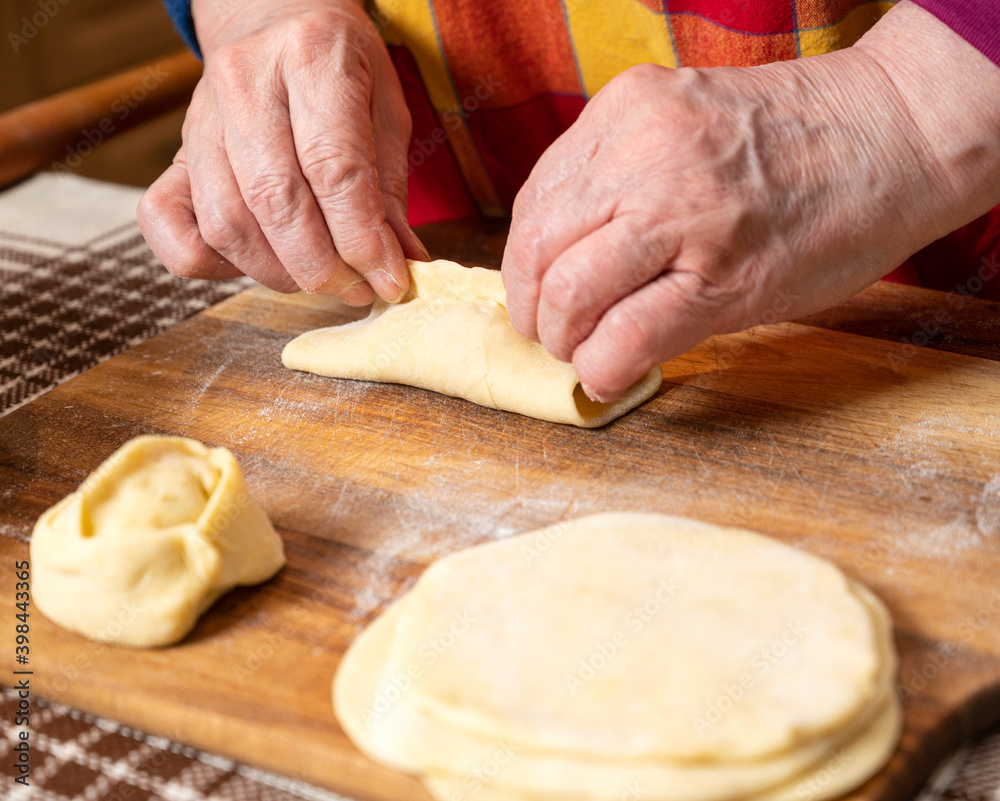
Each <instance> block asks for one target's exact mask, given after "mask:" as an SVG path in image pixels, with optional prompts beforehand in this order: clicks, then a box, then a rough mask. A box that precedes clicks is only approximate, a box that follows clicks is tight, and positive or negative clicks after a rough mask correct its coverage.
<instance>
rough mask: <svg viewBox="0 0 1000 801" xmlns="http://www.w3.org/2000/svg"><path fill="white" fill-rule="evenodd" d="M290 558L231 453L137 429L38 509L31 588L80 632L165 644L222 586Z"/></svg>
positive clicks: (264, 574) (258, 578) (254, 578)
mask: <svg viewBox="0 0 1000 801" xmlns="http://www.w3.org/2000/svg"><path fill="white" fill-rule="evenodd" d="M284 563H285V553H284V548H283V547H282V543H281V538H280V537H279V536H278V534H277V532H276V531H275V530H274V528H272V526H271V523H270V521H269V520H268V519H267V515H265V514H264V511H263V510H262V509H261V508H260V507H259V506H258V505H257V504H256V503H255V502H254V500H253V498H251V497H250V493H249V490H248V489H247V486H246V484H245V483H244V481H243V475H242V473H241V472H240V468H239V465H238V464H237V463H236V459H235V458H233V455H232V453H230V452H229V451H228V450H226V449H225V448H212V449H209V448H206V447H205V446H204V445H202V444H201V443H200V442H198V441H197V440H193V439H187V438H184V437H152V436H149V437H137V438H136V439H133V440H130V441H129V442H127V443H126V444H125V445H123V446H122V447H121V448H119V449H118V450H117V451H115V453H113V454H112V455H111V456H110V457H109V458H108V459H107V460H106V461H105V462H104V464H102V465H101V466H100V467H99V468H97V470H95V471H94V472H93V473H92V474H91V475H90V476H89V477H88V478H87V480H86V481H84V482H83V484H81V485H80V487H79V488H78V489H77V490H76V492H73V493H71V494H70V495H67V496H66V497H65V498H63V499H62V500H61V501H60V502H59V503H57V504H56V505H55V506H53V507H52V508H51V509H49V510H48V511H46V512H45V513H44V514H43V515H42V516H41V517H40V518H39V519H38V523H37V524H36V525H35V530H34V533H33V534H32V537H31V566H32V586H31V595H32V599H33V600H34V602H35V604H36V605H37V606H38V608H39V609H40V610H41V611H42V613H43V614H44V615H45V616H46V617H47V618H49V619H50V620H52V621H53V622H55V623H58V624H59V625H60V626H62V627H64V628H67V629H70V630H71V631H76V632H78V633H80V634H82V635H84V636H85V637H89V638H91V639H94V640H102V641H105V642H114V643H119V644H123V645H135V646H156V645H168V644H170V643H174V642H177V641H178V640H180V639H182V638H183V637H184V636H185V635H186V634H187V633H188V632H189V631H190V630H191V629H192V628H193V627H194V624H195V623H196V622H197V620H198V616H199V615H201V613H202V612H204V611H205V610H206V609H208V607H209V606H211V605H212V604H213V603H214V602H215V600H216V599H217V598H218V597H219V596H220V595H222V594H223V593H224V592H228V591H229V590H231V589H232V588H233V587H235V586H237V585H248V584H259V583H260V582H262V581H266V580H267V579H269V578H270V577H271V576H273V575H274V574H275V573H277V572H278V570H280V569H281V566H282V565H284Z"/></svg>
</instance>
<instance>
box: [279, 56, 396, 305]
mask: <svg viewBox="0 0 1000 801" xmlns="http://www.w3.org/2000/svg"><path fill="white" fill-rule="evenodd" d="M362 72H363V71H362ZM324 74H325V73H323V74H321V75H316V76H315V82H314V81H311V80H308V78H307V79H306V80H301V79H300V80H297V81H296V82H295V83H294V84H293V85H292V88H291V89H290V90H289V110H290V112H291V115H292V119H293V121H294V125H295V149H296V153H297V155H298V162H299V164H301V166H302V174H303V175H304V176H305V178H306V180H307V181H308V184H309V187H310V189H311V191H312V194H313V195H314V196H315V198H316V202H317V203H318V208H319V210H320V214H321V215H322V216H323V218H324V219H325V220H326V225H327V227H328V229H329V232H330V233H331V234H332V236H333V243H334V245H335V247H336V249H337V253H338V254H339V255H340V257H341V258H343V260H344V261H345V262H346V263H347V264H348V265H350V267H351V269H352V270H354V271H355V272H356V273H357V274H359V275H362V276H364V277H365V279H366V280H367V281H368V283H369V284H370V285H371V286H372V288H373V289H374V290H375V291H376V292H377V293H378V294H379V296H380V297H382V298H384V299H386V300H389V301H394V300H398V299H399V298H401V297H402V295H403V287H404V286H405V284H406V281H407V278H408V276H409V272H408V270H407V266H406V259H405V257H404V256H403V249H402V247H401V246H400V244H399V240H398V239H397V238H396V234H395V233H394V232H393V230H392V228H391V227H390V226H389V224H388V223H387V222H386V210H385V206H384V204H383V202H382V193H381V191H380V187H379V177H378V173H377V172H376V166H375V159H376V155H375V142H374V139H375V133H374V129H373V125H372V110H371V107H370V104H371V90H370V79H368V80H366V79H365V75H357V76H356V78H354V79H351V80H344V81H341V82H338V83H337V84H336V85H334V86H331V87H330V89H329V91H328V92H324V93H322V95H320V93H317V92H314V91H313V92H305V91H302V89H303V88H305V87H312V86H321V85H323V75H324ZM328 83H329V81H328V80H327V84H328Z"/></svg>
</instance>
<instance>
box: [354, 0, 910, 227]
mask: <svg viewBox="0 0 1000 801" xmlns="http://www.w3.org/2000/svg"><path fill="white" fill-rule="evenodd" d="M667 5H668V4H667V3H665V2H663V0H517V2H494V3H483V2H481V0H374V5H372V6H371V7H370V9H369V10H370V12H371V14H372V17H373V19H375V21H376V23H377V24H379V25H380V26H381V27H382V29H383V34H384V36H385V38H386V40H387V41H388V42H389V43H390V44H392V45H397V46H399V47H402V48H404V49H405V50H406V51H408V53H409V55H410V56H411V57H412V64H411V63H410V58H408V57H407V56H405V55H401V54H400V55H397V56H396V63H397V67H398V68H399V69H400V71H401V72H404V73H407V74H408V75H409V77H410V79H409V80H407V85H410V86H415V84H416V83H417V81H416V80H414V78H415V77H416V76H413V75H412V72H413V68H414V66H415V68H416V72H417V74H418V76H419V79H420V80H419V83H422V84H423V86H424V87H425V88H426V96H425V97H410V98H409V100H410V102H411V108H412V107H414V106H417V105H426V103H427V102H429V104H430V107H431V109H432V110H433V114H434V116H435V117H436V118H437V125H438V126H439V127H440V128H441V129H443V130H444V131H447V133H448V139H449V141H450V144H451V149H452V151H453V153H454V157H455V160H456V161H455V165H454V168H457V170H458V171H459V173H460V175H461V176H462V177H463V178H464V182H465V184H466V186H467V187H468V189H469V191H470V192H471V194H472V197H473V200H474V201H475V204H476V205H477V206H478V207H479V209H480V210H481V211H482V212H483V213H485V214H491V215H497V214H503V213H505V212H506V211H509V209H510V207H511V204H512V203H513V200H514V196H515V195H516V194H517V190H518V188H519V187H520V186H521V184H522V183H523V182H524V180H525V179H526V178H527V176H528V173H529V172H530V171H531V167H532V166H533V165H534V163H535V161H536V160H537V159H538V157H539V156H540V155H541V154H542V152H543V151H544V150H545V148H546V147H548V145H549V144H551V143H552V141H553V140H554V139H555V138H556V137H557V136H558V135H559V134H560V133H562V132H563V131H564V130H565V129H566V128H567V127H568V126H569V125H570V124H572V122H573V121H574V120H575V119H576V117H577V115H578V114H579V113H580V111H581V109H582V108H583V105H584V103H585V102H586V101H587V99H588V98H589V97H591V96H593V95H594V94H595V93H596V92H597V91H598V90H599V89H600V88H601V87H602V86H604V85H605V84H606V83H607V82H608V81H610V80H611V79H612V78H613V77H614V76H616V75H618V74H619V73H620V72H622V71H623V70H625V69H628V68H629V67H631V66H634V65H636V64H642V63H645V62H653V63H657V64H661V65H663V66H666V67H677V66H695V67H711V66H722V65H727V66H752V65H756V64H764V63H768V62H771V61H779V60H784V59H792V58H797V57H800V56H811V55H817V54H820V53H826V52H830V51H831V50H837V49H839V48H842V47H847V46H849V45H851V44H853V43H854V42H856V41H857V40H858V39H859V38H860V37H861V35H862V34H864V33H865V31H867V30H868V29H869V28H871V27H872V25H874V24H875V23H876V22H877V21H878V20H879V19H880V18H881V16H882V15H883V14H885V12H886V11H888V10H889V8H891V7H892V3H891V2H859V0H772V1H771V2H759V3H755V2H732V0H671V2H670V3H669V7H668V9H667V8H665V7H667ZM418 134H419V135H418V136H417V137H416V140H415V141H416V143H417V144H418V148H417V150H416V151H415V152H414V153H411V166H414V167H415V169H414V171H413V173H412V176H411V184H423V183H424V182H425V181H430V182H435V181H439V180H440V178H441V172H440V171H441V169H442V165H441V164H440V163H438V162H436V163H435V164H434V169H433V171H432V170H429V169H422V168H423V166H424V165H423V163H422V162H423V161H424V159H423V157H422V156H421V155H417V154H420V153H422V152H423V151H422V150H421V149H420V148H419V143H420V142H421V141H422V139H423V135H424V134H433V129H432V130H431V131H430V132H424V131H421V132H418ZM425 149H426V148H425ZM414 155H415V156H416V159H415V160H416V161H417V162H420V163H419V164H413V158H412V157H413V156H414ZM417 194H418V195H419V196H421V197H423V196H425V195H433V194H434V193H433V192H428V191H423V190H422V189H419V188H418V189H417ZM414 211H415V212H416V214H415V221H416V222H425V221H429V220H432V219H435V218H439V217H440V216H442V215H445V216H451V214H452V211H453V210H452V209H451V208H449V207H447V205H446V207H443V208H436V207H434V206H433V205H432V206H431V207H429V208H415V209H414Z"/></svg>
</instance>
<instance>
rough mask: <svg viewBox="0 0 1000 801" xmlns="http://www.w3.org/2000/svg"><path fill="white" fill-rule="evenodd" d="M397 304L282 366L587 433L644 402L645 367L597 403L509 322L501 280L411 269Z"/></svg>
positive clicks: (492, 274)
mask: <svg viewBox="0 0 1000 801" xmlns="http://www.w3.org/2000/svg"><path fill="white" fill-rule="evenodd" d="M409 265H410V282H411V284H410V291H409V292H408V293H407V295H406V297H404V298H403V300H402V301H401V302H400V303H395V304H393V303H386V302H385V301H383V300H376V301H375V303H374V304H373V305H372V310H371V314H369V315H368V317H366V318H365V319H364V320H358V321H357V322H354V323H348V324H347V325H340V326H335V327H332V328H320V329H317V330H315V331H309V332H307V333H305V334H302V336H300V337H298V338H296V339H294V340H292V341H291V342H290V343H288V345H287V346H286V347H285V350H284V352H283V353H282V356H281V358H282V361H283V362H284V364H285V366H286V367H290V368H291V369H293V370H304V371H306V372H309V373H316V374H318V375H324V376H329V377H331V378H353V379H360V380H364V381H382V382H388V383H395V384H407V385H409V386H414V387H422V388H423V389H430V390H433V391H434V392H440V393H442V394H444V395H452V396H454V397H458V398H465V399H466V400H469V401H472V402H473V403H478V404H479V405H480V406H488V407H490V408H493V409H504V410H506V411H509V412H517V413H518V414H524V415H528V416H529V417H537V418H538V419H540V420H548V421H550V422H553V423H568V424H571V425H575V426H582V427H584V428H595V427H597V426H602V425H605V424H606V423H610V422H611V421H612V420H614V419H615V418H617V417H621V416H622V415H623V414H625V413H626V412H628V411H630V410H631V409H633V408H635V407H636V406H638V405H639V404H640V403H642V402H643V401H645V400H646V399H647V398H649V397H651V396H652V395H653V393H655V392H656V390H657V389H658V388H659V386H660V382H661V381H662V380H663V371H662V370H661V369H660V367H659V365H656V366H655V367H653V368H652V369H651V370H650V371H649V372H648V373H646V375H644V376H643V377H642V378H641V379H639V381H637V382H636V383H635V384H633V385H632V386H631V387H630V388H629V389H628V391H627V392H626V393H625V395H624V396H623V397H622V398H620V399H619V400H617V401H615V402H614V403H607V404H604V403H595V402H594V401H591V400H590V399H589V398H588V397H587V396H586V395H585V394H584V392H583V390H582V389H581V387H580V384H579V381H578V380H577V377H576V373H575V372H574V370H573V366H572V365H571V364H567V363H565V362H561V361H559V360H558V359H556V358H555V357H553V356H552V355H551V354H549V353H548V351H546V350H545V348H543V347H542V346H541V345H539V344H538V343H537V342H532V341H531V340H528V339H525V338H524V337H522V336H521V335H520V334H518V333H517V332H516V331H515V330H514V328H513V327H512V326H511V324H510V319H509V318H508V317H507V305H506V304H507V300H506V297H507V296H506V293H505V292H504V288H503V282H502V281H501V280H500V273H498V272H496V271H495V270H485V269H483V268H481V267H463V266H462V265H461V264H456V263H454V262H451V261H444V260H440V261H432V262H419V261H411V262H409Z"/></svg>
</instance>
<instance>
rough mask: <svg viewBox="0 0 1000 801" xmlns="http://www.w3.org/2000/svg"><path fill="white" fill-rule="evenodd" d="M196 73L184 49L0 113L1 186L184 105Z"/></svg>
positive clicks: (69, 162)
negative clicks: (166, 56)
mask: <svg viewBox="0 0 1000 801" xmlns="http://www.w3.org/2000/svg"><path fill="white" fill-rule="evenodd" d="M200 77H201V63H200V62H199V61H198V59H196V58H195V57H194V56H193V55H191V53H189V52H188V51H186V50H185V51H183V52H180V53H177V54H176V55H173V56H170V57H168V58H165V59H161V60H158V61H153V62H150V63H149V64H146V65H144V66H141V67H136V68H135V69H131V70H128V71H126V72H121V73H118V74H117V75H113V76H111V77H110V78H104V79H102V80H100V81H95V82H94V83H90V84H87V85H86V86H80V87H77V88H76V89H70V90H68V91H66V92H60V93H59V94H56V95H52V96H51V97H47V98H44V99H43V100H37V101H35V102H34V103H29V104H28V105H25V106H21V107H20V108H16V109H14V110H13V111H9V112H7V113H6V114H0V186H4V185H6V184H9V183H12V182H13V181H16V180H18V179H20V178H23V177H24V176H26V175H30V174H31V173H33V172H36V171H38V170H39V169H42V168H44V167H48V166H50V165H58V164H62V163H65V164H67V165H69V166H74V164H73V162H74V160H79V159H82V158H83V157H85V156H86V155H87V154H89V153H90V151H91V150H93V149H94V148H95V147H97V146H99V145H100V144H101V143H102V142H104V141H105V140H106V139H109V138H110V137H112V136H114V135H116V134H119V133H122V132H123V131H127V130H130V129H132V128H135V127H136V126H137V125H141V124H142V123H144V122H149V121H150V120H152V119H155V118H156V117H159V116H161V115H163V114H166V113H167V112H169V111H173V110H174V109H177V108H180V107H181V106H183V105H185V104H186V103H187V102H188V101H189V100H190V99H191V93H192V92H193V91H194V87H195V85H196V84H197V83H198V79H199V78H200Z"/></svg>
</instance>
